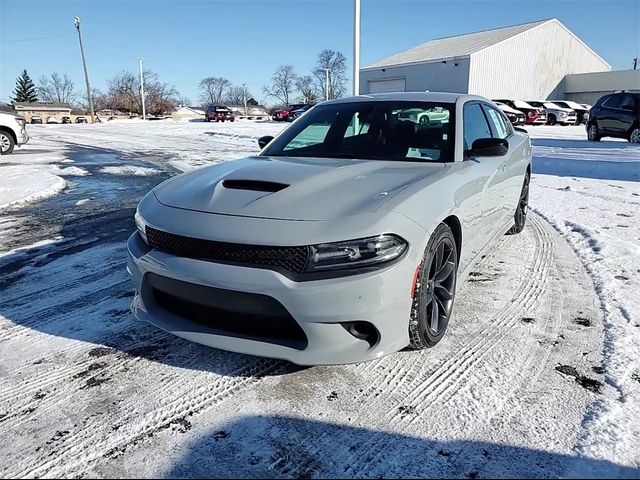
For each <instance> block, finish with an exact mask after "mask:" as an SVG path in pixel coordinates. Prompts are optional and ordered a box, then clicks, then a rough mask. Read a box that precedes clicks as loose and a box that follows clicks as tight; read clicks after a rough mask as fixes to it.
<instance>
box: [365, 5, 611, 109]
mask: <svg viewBox="0 0 640 480" xmlns="http://www.w3.org/2000/svg"><path fill="white" fill-rule="evenodd" d="M610 70H611V66H610V65H609V64H608V63H607V62H605V61H604V60H603V59H602V58H601V57H600V56H599V55H598V54H597V53H595V52H594V51H593V50H592V49H591V48H589V46H588V45H587V44H585V43H584V42H583V41H582V40H580V38H578V37H577V36H576V35H575V34H574V33H573V32H571V31H570V30H569V29H568V28H567V27H565V26H564V25H563V24H562V23H561V22H560V21H559V20H557V19H555V18H552V19H548V20H541V21H537V22H531V23H525V24H522V25H514V26H510V27H504V28H497V29H493V30H486V31H482V32H476V33H469V34H466V35H458V36H454V37H447V38H440V39H436V40H432V41H430V42H427V43H424V44H422V45H418V46H417V47H414V48H411V49H409V50H406V51H404V52H400V53H398V54H396V55H392V56H391V57H388V58H385V59H383V60H380V61H378V62H376V63H374V64H372V65H369V66H367V67H364V68H362V69H361V70H360V93H362V94H367V93H381V92H404V91H406V92H420V91H422V92H424V91H425V90H430V91H432V92H434V91H445V92H457V93H471V94H476V95H482V96H484V97H487V98H516V99H521V98H530V99H541V100H544V99H547V98H558V96H559V95H561V94H562V89H563V87H562V84H563V81H564V78H565V77H566V76H568V75H573V74H587V73H591V72H607V73H613V72H609V71H610ZM606 76H607V75H605V77H606ZM574 83H575V82H574ZM569 84H571V82H569ZM569 87H570V85H569Z"/></svg>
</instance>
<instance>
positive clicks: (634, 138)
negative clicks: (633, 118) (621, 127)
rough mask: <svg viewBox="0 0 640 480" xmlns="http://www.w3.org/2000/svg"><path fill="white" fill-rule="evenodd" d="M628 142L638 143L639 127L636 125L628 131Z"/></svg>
mask: <svg viewBox="0 0 640 480" xmlns="http://www.w3.org/2000/svg"><path fill="white" fill-rule="evenodd" d="M629 143H640V128H638V126H637V125H636V126H635V127H633V128H632V129H631V131H630V132H629Z"/></svg>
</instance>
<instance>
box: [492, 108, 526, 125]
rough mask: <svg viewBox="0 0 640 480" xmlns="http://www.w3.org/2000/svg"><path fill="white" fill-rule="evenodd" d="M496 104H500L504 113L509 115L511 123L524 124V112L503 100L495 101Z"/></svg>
mask: <svg viewBox="0 0 640 480" xmlns="http://www.w3.org/2000/svg"><path fill="white" fill-rule="evenodd" d="M495 104H496V105H498V107H500V110H502V113H504V114H505V115H506V116H507V118H508V119H509V121H510V122H511V125H524V113H522V112H521V111H520V110H516V109H515V108H511V107H510V106H509V105H506V104H504V103H502V102H495Z"/></svg>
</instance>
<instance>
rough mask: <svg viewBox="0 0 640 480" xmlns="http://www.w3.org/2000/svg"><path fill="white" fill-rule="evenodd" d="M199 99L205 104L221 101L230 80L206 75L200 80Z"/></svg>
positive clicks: (229, 85)
mask: <svg viewBox="0 0 640 480" xmlns="http://www.w3.org/2000/svg"><path fill="white" fill-rule="evenodd" d="M199 87H200V100H201V101H202V103H203V104H205V105H216V104H219V103H222V102H223V100H224V94H225V92H226V91H227V89H229V88H230V87H231V82H230V81H229V80H227V79H226V78H223V77H207V78H203V79H202V80H200V85H199Z"/></svg>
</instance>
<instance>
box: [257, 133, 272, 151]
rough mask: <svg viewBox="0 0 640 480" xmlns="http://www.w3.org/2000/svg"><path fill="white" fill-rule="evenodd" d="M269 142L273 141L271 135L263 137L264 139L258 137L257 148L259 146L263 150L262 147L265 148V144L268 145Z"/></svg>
mask: <svg viewBox="0 0 640 480" xmlns="http://www.w3.org/2000/svg"><path fill="white" fill-rule="evenodd" d="M271 140H273V137H272V136H271V135H265V136H264V137H260V138H259V139H258V146H259V147H260V148H264V147H266V146H267V144H268V143H269V142H270V141H271Z"/></svg>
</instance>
